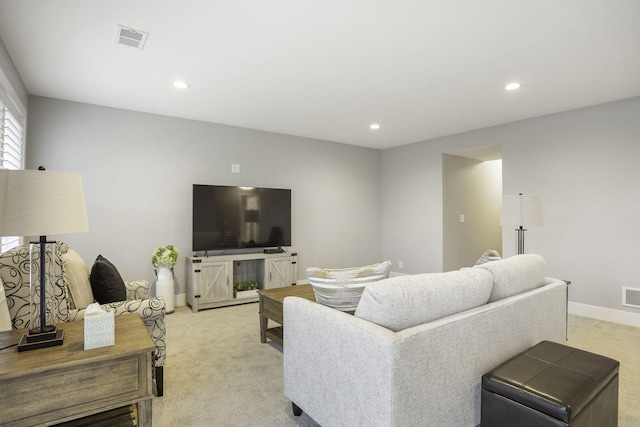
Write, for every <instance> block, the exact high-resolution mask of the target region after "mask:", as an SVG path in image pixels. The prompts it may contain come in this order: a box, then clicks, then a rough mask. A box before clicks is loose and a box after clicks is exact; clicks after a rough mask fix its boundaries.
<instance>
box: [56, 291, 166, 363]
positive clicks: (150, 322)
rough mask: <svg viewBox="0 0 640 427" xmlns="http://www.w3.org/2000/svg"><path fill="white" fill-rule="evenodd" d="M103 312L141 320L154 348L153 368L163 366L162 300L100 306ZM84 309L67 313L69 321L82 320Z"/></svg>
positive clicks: (163, 305) (164, 351) (163, 324)
mask: <svg viewBox="0 0 640 427" xmlns="http://www.w3.org/2000/svg"><path fill="white" fill-rule="evenodd" d="M100 307H101V308H102V309H103V310H111V311H113V312H114V314H115V315H116V316H120V315H126V314H137V315H138V316H140V318H141V319H142V322H143V323H144V326H145V327H146V328H147V331H148V332H149V336H150V337H151V339H152V340H153V343H154V344H155V346H156V352H155V355H154V366H163V365H164V361H165V359H166V357H167V352H166V350H167V347H166V341H165V340H166V327H165V321H164V315H165V301H164V299H163V298H147V299H140V300H135V301H119V302H111V303H108V304H102V305H101V306H100ZM85 312H86V309H84V308H83V309H80V310H78V309H74V310H71V311H70V312H69V318H70V321H72V322H73V321H78V320H82V319H84V314H85Z"/></svg>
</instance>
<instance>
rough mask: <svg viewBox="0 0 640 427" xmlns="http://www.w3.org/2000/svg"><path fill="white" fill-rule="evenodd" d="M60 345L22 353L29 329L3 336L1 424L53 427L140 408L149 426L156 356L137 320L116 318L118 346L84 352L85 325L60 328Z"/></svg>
mask: <svg viewBox="0 0 640 427" xmlns="http://www.w3.org/2000/svg"><path fill="white" fill-rule="evenodd" d="M58 327H59V328H60V329H63V330H64V343H63V344H62V345H61V346H57V347H49V348H42V349H37V350H31V351H25V352H20V353H18V351H17V348H16V347H15V346H14V344H17V343H18V341H19V340H20V337H21V336H22V335H24V334H25V333H26V330H12V331H7V332H0V349H2V350H0V413H1V414H2V417H1V418H0V425H1V426H4V425H7V426H8V425H12V426H13V425H21V426H35V425H42V426H49V425H54V424H59V423H62V422H66V421H70V420H73V419H77V418H82V417H86V416H89V415H93V414H97V413H100V412H104V411H109V410H112V409H115V408H120V407H123V406H128V405H131V404H135V405H137V413H138V425H139V426H151V421H152V401H153V400H152V398H153V394H152V393H153V390H152V385H151V376H152V375H151V366H152V362H151V360H152V353H153V351H154V350H155V346H154V344H153V341H152V340H151V338H150V337H149V333H148V332H147V330H146V328H145V327H144V324H143V323H142V320H141V319H140V317H138V316H137V315H134V314H131V315H123V316H117V317H116V318H115V345H112V346H108V347H101V348H97V349H93V350H84V322H83V321H79V322H70V323H61V324H59V325H58Z"/></svg>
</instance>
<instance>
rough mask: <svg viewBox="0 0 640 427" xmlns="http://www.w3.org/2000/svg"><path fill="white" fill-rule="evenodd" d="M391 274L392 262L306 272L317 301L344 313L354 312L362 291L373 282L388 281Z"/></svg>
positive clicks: (313, 268)
mask: <svg viewBox="0 0 640 427" xmlns="http://www.w3.org/2000/svg"><path fill="white" fill-rule="evenodd" d="M390 272H391V261H384V262H381V263H379V264H373V265H366V266H364V267H353V268H341V269H330V268H315V267H309V268H307V270H306V273H307V279H309V283H311V286H313V291H314V292H315V295H316V301H317V302H318V303H320V304H324V305H327V306H329V307H333V308H336V309H338V310H342V311H354V310H355V309H356V307H357V305H358V302H359V301H360V297H361V295H362V290H363V289H364V288H365V287H366V286H368V285H369V284H370V283H372V282H377V281H378V280H382V279H386V278H387V277H389V273H390Z"/></svg>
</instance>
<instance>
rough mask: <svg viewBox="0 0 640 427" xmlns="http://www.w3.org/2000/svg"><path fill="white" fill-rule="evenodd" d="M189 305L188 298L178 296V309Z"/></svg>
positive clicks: (182, 295)
mask: <svg viewBox="0 0 640 427" xmlns="http://www.w3.org/2000/svg"><path fill="white" fill-rule="evenodd" d="M185 305H187V296H186V295H185V294H178V295H176V307H183V306H185Z"/></svg>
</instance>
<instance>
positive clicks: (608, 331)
mask: <svg viewBox="0 0 640 427" xmlns="http://www.w3.org/2000/svg"><path fill="white" fill-rule="evenodd" d="M166 323H167V361H166V365H165V370H164V372H165V379H164V381H165V395H164V396H163V397H160V398H158V397H155V398H154V400H153V422H154V425H155V426H161V427H164V426H229V427H232V426H233V427H238V426H241V427H244V426H246V427H253V426H260V427H262V426H268V427H275V426H283V427H288V426H303V427H317V426H318V424H317V423H315V422H314V421H313V420H312V419H311V418H309V417H308V416H307V415H306V414H303V415H302V416H301V417H295V416H294V415H293V413H292V412H291V403H290V402H289V400H288V399H287V398H286V397H285V396H284V394H283V386H282V352H281V351H282V349H281V348H280V347H279V346H277V345H275V344H261V343H260V333H259V321H258V304H255V303H254V304H245V305H240V306H234V307H225V308H218V309H212V310H203V311H200V312H199V313H192V312H191V310H190V309H188V308H185V307H177V308H176V310H175V312H174V313H172V314H169V315H167V318H166ZM568 345H571V346H573V347H576V348H581V349H584V350H587V351H592V352H594V353H598V354H602V355H605V356H608V357H611V358H613V359H616V360H618V361H620V364H621V369H620V411H619V414H620V422H619V425H620V427H632V426H638V425H640V408H639V407H638V405H637V402H638V401H640V400H639V398H640V359H639V357H638V353H639V351H640V329H639V328H633V327H630V326H624V325H618V324H614V323H607V322H602V321H598V320H593V319H588V318H585V317H578V316H569V341H568Z"/></svg>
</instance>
